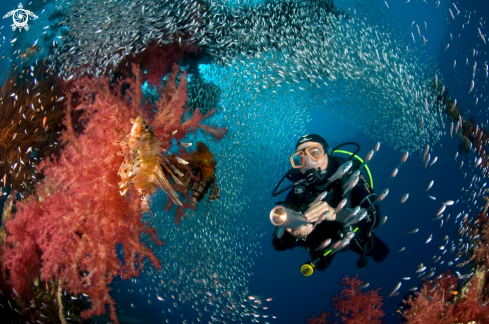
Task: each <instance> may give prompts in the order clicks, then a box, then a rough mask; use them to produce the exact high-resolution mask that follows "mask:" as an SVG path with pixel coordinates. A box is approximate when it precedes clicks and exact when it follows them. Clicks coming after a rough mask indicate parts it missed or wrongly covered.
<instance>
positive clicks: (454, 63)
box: [453, 60, 457, 69]
mask: <svg viewBox="0 0 489 324" xmlns="http://www.w3.org/2000/svg"><path fill="white" fill-rule="evenodd" d="M455 66H457V60H453V68H454V69H455Z"/></svg>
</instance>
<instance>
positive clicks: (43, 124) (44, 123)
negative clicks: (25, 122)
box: [42, 116, 47, 127]
mask: <svg viewBox="0 0 489 324" xmlns="http://www.w3.org/2000/svg"><path fill="white" fill-rule="evenodd" d="M46 120H47V117H46V116H44V118H43V119H42V127H44V126H46Z"/></svg>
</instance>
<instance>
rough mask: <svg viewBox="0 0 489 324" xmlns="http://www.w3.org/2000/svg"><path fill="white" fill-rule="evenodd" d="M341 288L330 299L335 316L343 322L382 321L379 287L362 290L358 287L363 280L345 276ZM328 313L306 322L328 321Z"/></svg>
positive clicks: (311, 323)
mask: <svg viewBox="0 0 489 324" xmlns="http://www.w3.org/2000/svg"><path fill="white" fill-rule="evenodd" d="M341 285H342V286H343V289H342V290H341V293H340V294H338V295H336V296H334V297H333V299H332V302H333V306H334V307H335V310H336V311H337V313H336V317H339V318H341V323H343V324H364V323H374V324H375V323H382V318H383V317H384V315H385V314H384V312H383V311H382V309H381V308H382V305H383V304H384V303H383V298H382V296H380V294H379V289H376V290H374V289H370V290H369V291H367V292H362V291H361V290H360V287H361V286H362V285H363V282H362V281H361V280H360V279H358V275H357V276H355V278H349V277H348V276H345V278H343V282H342V283H341ZM328 316H329V313H323V314H321V316H320V317H319V318H315V317H314V316H313V317H312V318H311V319H308V320H307V323H308V324H323V323H324V324H326V323H329V322H328V320H327V317H328Z"/></svg>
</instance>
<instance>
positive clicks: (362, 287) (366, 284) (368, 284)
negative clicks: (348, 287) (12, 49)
mask: <svg viewBox="0 0 489 324" xmlns="http://www.w3.org/2000/svg"><path fill="white" fill-rule="evenodd" d="M368 286H370V283H368V282H366V283H364V284H363V285H361V286H360V287H358V289H365V288H367V287H368Z"/></svg>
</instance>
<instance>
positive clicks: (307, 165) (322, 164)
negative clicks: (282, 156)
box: [297, 142, 328, 173]
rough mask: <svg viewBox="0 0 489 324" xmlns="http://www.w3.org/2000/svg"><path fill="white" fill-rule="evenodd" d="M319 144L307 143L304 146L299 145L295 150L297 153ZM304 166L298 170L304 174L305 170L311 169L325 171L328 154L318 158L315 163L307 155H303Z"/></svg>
mask: <svg viewBox="0 0 489 324" xmlns="http://www.w3.org/2000/svg"><path fill="white" fill-rule="evenodd" d="M316 144H319V143H318V142H307V143H304V144H301V145H299V147H298V148H297V151H300V150H303V149H305V148H306V147H309V146H312V145H316ZM304 162H305V163H304V166H303V167H301V168H300V170H301V172H302V173H306V171H307V170H309V169H312V168H320V169H321V171H322V170H326V168H327V167H328V154H324V156H323V157H322V158H320V159H319V160H317V161H314V160H313V159H311V158H310V157H309V156H308V155H307V154H306V155H305V161H304Z"/></svg>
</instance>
